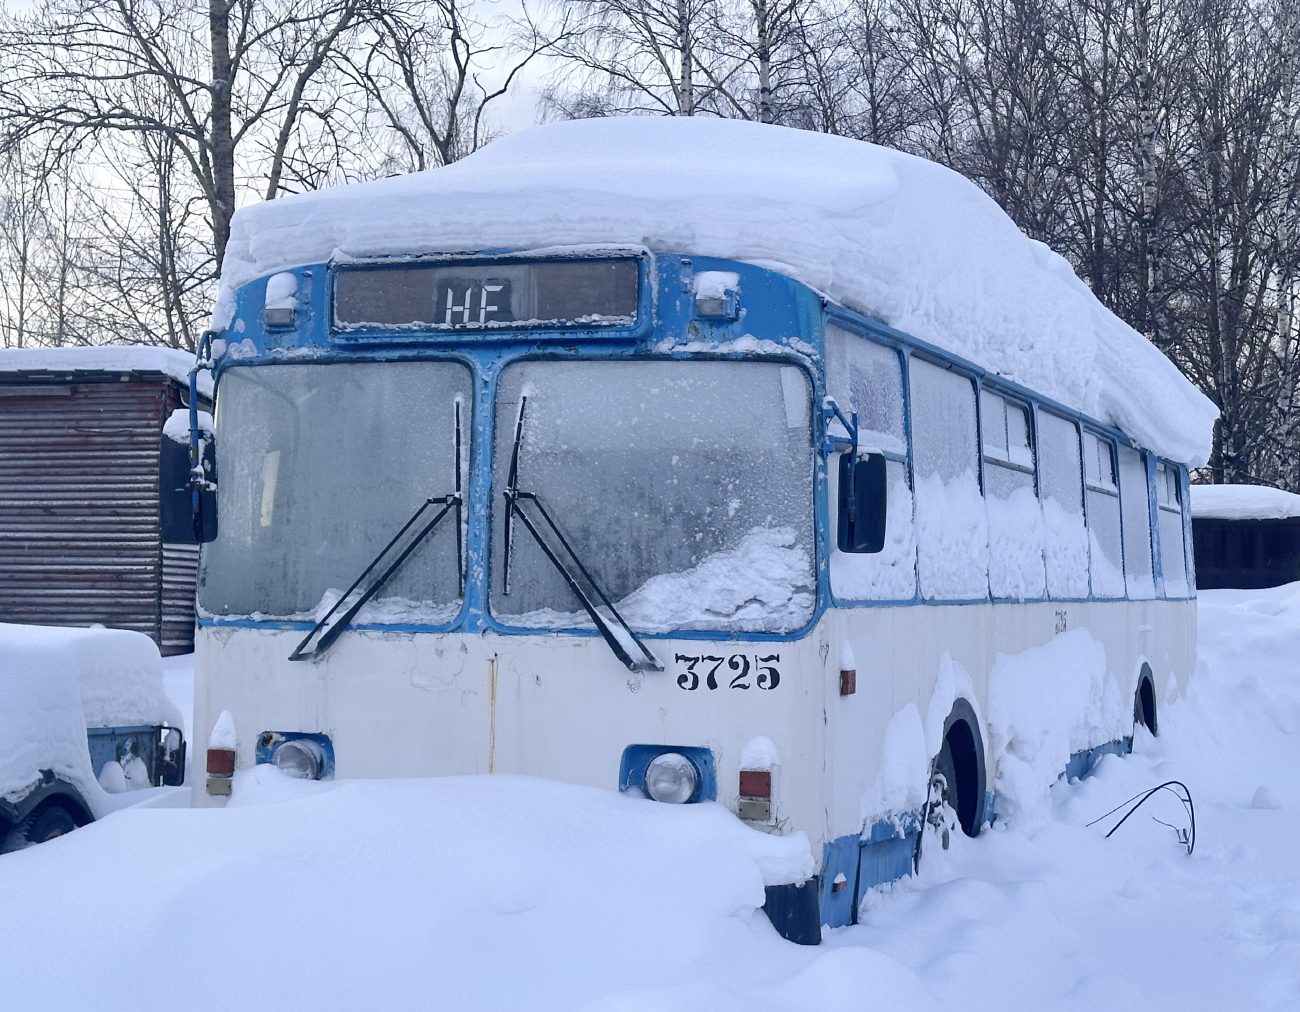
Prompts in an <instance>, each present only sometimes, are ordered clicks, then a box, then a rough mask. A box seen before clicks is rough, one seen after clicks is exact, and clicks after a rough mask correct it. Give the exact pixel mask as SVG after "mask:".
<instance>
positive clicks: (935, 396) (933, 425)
mask: <svg viewBox="0 0 1300 1012" xmlns="http://www.w3.org/2000/svg"><path fill="white" fill-rule="evenodd" d="M909 369H910V373H911V380H912V401H911V407H912V467H913V469H914V471H915V474H916V527H917V556H918V560H919V565H918V569H919V571H920V574H921V594H922V596H923V597H926V598H929V599H938V600H950V601H951V600H958V601H961V600H974V599H976V598H987V597H988V515H987V513H986V512H985V508H984V500H983V496H982V495H981V494H980V484H979V444H978V441H977V437H976V431H977V430H976V407H975V385H974V383H972V382H971V380H970V379H969V378H968V377H966V376H963V375H962V374H961V373H958V372H953V371H952V370H949V369H945V368H943V367H942V366H938V365H933V364H931V363H930V362H927V361H925V360H924V359H920V358H916V357H913V358H912V359H911V360H910V364H909Z"/></svg>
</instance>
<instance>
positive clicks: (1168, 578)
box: [1156, 460, 1188, 597]
mask: <svg viewBox="0 0 1300 1012" xmlns="http://www.w3.org/2000/svg"><path fill="white" fill-rule="evenodd" d="M1156 503H1157V505H1158V506H1159V507H1160V508H1159V511H1158V512H1159V514H1160V569H1161V572H1162V575H1163V576H1164V583H1165V597H1186V596H1187V593H1188V588H1187V560H1186V557H1185V556H1184V554H1183V503H1182V494H1181V491H1180V489H1179V483H1178V469H1177V468H1175V467H1174V466H1173V465H1172V464H1166V463H1165V462H1164V461H1163V460H1161V461H1157V462H1156Z"/></svg>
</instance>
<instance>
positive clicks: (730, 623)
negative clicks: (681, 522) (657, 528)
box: [618, 527, 814, 632]
mask: <svg viewBox="0 0 1300 1012" xmlns="http://www.w3.org/2000/svg"><path fill="white" fill-rule="evenodd" d="M811 569H812V566H811V565H810V563H809V560H808V553H807V551H806V550H805V549H804V548H803V547H802V546H801V545H799V543H798V540H797V537H796V535H795V532H794V531H793V530H791V529H790V528H788V527H781V528H768V527H756V528H754V530H752V531H750V532H749V533H748V534H746V535H745V537H744V538H743V539H741V541H740V543H739V544H738V545H736V547H735V548H732V549H730V550H728V551H723V552H714V553H712V554H710V555H708V556H706V557H705V558H704V560H703V561H702V562H701V563H700V564H699V565H697V566H694V567H692V568H691V569H688V570H686V571H685V572H682V573H661V574H660V575H658V576H652V577H651V578H650V579H648V580H646V582H645V583H643V584H642V585H641V586H640V587H638V588H637V589H636V590H634V591H632V593H630V594H628V595H627V597H625V598H623V600H622V601H621V602H619V605H618V608H619V611H620V612H621V613H622V615H623V617H624V618H625V619H626V620H627V622H628V624H629V625H631V626H632V627H633V628H635V629H641V630H644V631H646V632H669V631H671V630H673V629H720V628H727V629H735V630H749V629H756V630H773V629H798V628H800V627H801V626H803V625H805V624H806V623H807V622H808V620H809V619H810V618H812V613H813V601H814V599H813V588H812V587H811V586H810V585H809V583H808V580H809V573H810V571H811Z"/></svg>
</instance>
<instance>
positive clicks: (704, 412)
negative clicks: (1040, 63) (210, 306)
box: [164, 118, 1213, 941]
mask: <svg viewBox="0 0 1300 1012" xmlns="http://www.w3.org/2000/svg"><path fill="white" fill-rule="evenodd" d="M214 328H215V330H214V335H213V337H212V338H211V340H210V347H209V348H206V349H205V354H206V353H210V358H211V363H212V369H213V370H214V372H215V375H216V378H217V395H216V412H215V433H214V434H209V432H208V431H207V429H206V427H205V426H201V425H198V424H196V426H195V432H194V439H195V446H196V449H195V453H196V455H197V456H198V457H199V458H201V460H200V463H199V466H198V468H197V470H196V471H195V474H196V477H195V478H194V479H193V480H192V481H191V483H190V485H191V487H190V488H189V489H188V490H184V489H182V486H181V485H180V484H179V483H178V482H176V481H171V482H169V483H165V487H164V496H165V497H167V498H168V499H169V502H171V503H172V507H173V508H172V513H171V515H172V517H173V520H172V522H173V523H175V522H177V520H176V518H177V517H182V519H181V520H180V521H179V522H181V523H182V525H188V526H190V527H191V528H192V531H193V536H194V537H195V538H199V539H203V540H207V543H206V544H205V545H204V547H203V551H202V568H201V577H200V583H201V585H200V589H199V611H200V618H199V630H198V636H197V641H196V668H195V670H196V679H197V685H196V693H195V716H194V719H195V729H196V734H198V735H200V736H201V737H202V736H206V735H208V734H209V732H210V731H215V733H214V736H213V739H212V745H213V746H214V748H213V749H212V751H211V752H210V753H209V757H208V758H209V766H208V774H209V775H208V776H207V778H206V779H204V778H198V782H197V784H196V786H195V788H194V791H195V793H194V800H195V803H196V804H199V805H215V804H222V803H224V801H225V796H226V795H227V794H228V793H229V792H230V790H231V783H232V779H231V776H230V775H231V774H232V773H233V771H234V770H235V769H236V768H237V767H247V766H250V765H252V764H254V763H262V762H271V763H276V764H277V765H279V766H280V767H281V768H282V769H283V770H285V771H286V772H288V773H291V774H293V775H295V776H303V777H331V776H339V777H391V776H428V775H441V774H457V773H491V772H498V773H504V772H509V773H523V774H532V775H536V776H541V777H549V778H555V779H559V780H566V781H571V782H576V783H582V784H590V785H595V786H602V787H609V788H614V787H617V788H619V789H620V790H623V791H627V792H632V793H640V794H643V795H645V796H647V797H649V798H652V799H655V800H657V801H660V802H665V803H685V804H689V803H695V802H705V801H717V802H719V803H721V804H723V805H725V806H727V807H729V808H731V809H732V810H733V811H734V812H735V813H736V814H737V816H738V817H739V818H741V819H743V820H745V821H747V822H748V823H749V824H751V825H752V826H754V827H756V828H759V829H763V830H766V831H768V832H771V833H777V834H792V833H796V832H800V831H801V832H804V833H806V834H807V837H808V838H809V840H810V842H811V845H812V857H813V862H812V864H813V867H815V868H816V872H815V874H814V876H813V877H812V878H811V879H808V880H806V881H804V882H789V883H780V882H777V883H772V884H770V888H769V890H768V906H767V909H768V912H769V914H770V915H771V916H772V918H773V921H774V923H776V924H777V926H778V929H779V930H781V931H782V932H783V933H784V934H786V935H787V937H791V938H795V939H797V940H801V941H815V940H817V939H818V938H819V937H820V925H823V924H829V925H843V924H847V923H849V922H851V921H852V920H853V919H854V918H855V916H856V908H857V906H858V901H859V899H860V897H862V896H863V895H864V894H865V893H866V891H867V890H868V889H869V888H871V887H872V886H874V885H876V884H878V883H882V882H886V881H889V880H891V879H894V878H897V877H899V876H900V875H903V874H905V873H907V872H908V871H909V870H910V869H911V868H912V864H913V861H914V858H915V853H916V839H917V836H918V831H919V829H920V827H921V826H922V824H923V822H924V820H925V819H926V817H927V816H930V817H931V818H933V819H941V818H943V817H945V816H944V812H945V811H950V812H951V813H952V814H951V816H950V818H951V819H952V820H953V821H952V822H951V823H950V824H949V826H948V827H946V828H948V829H950V830H952V831H954V832H955V831H957V829H958V828H960V830H961V831H963V832H965V833H967V834H970V835H974V834H977V833H979V832H980V830H981V827H983V826H985V825H987V824H988V823H989V822H990V820H992V819H993V818H994V813H995V812H997V813H998V817H1012V818H1014V817H1018V816H1023V817H1030V816H1031V815H1032V809H1033V808H1034V806H1035V805H1036V804H1038V803H1039V800H1037V799H1040V798H1041V797H1042V795H1043V794H1044V793H1045V791H1046V789H1047V787H1048V786H1050V784H1051V782H1052V781H1053V780H1054V779H1056V777H1057V776H1058V775H1059V774H1061V773H1062V772H1065V771H1067V769H1068V770H1069V772H1071V773H1072V774H1076V775H1077V774H1082V773H1084V772H1086V771H1087V770H1088V768H1089V767H1090V765H1091V764H1092V763H1093V762H1095V761H1096V759H1097V758H1098V757H1099V756H1100V755H1101V754H1103V753H1104V752H1106V751H1116V750H1123V749H1126V748H1128V747H1129V746H1130V743H1131V741H1132V735H1133V733H1134V723H1135V721H1137V722H1138V723H1140V724H1145V725H1146V726H1147V727H1148V728H1149V729H1150V730H1151V731H1153V732H1154V731H1155V729H1156V727H1157V719H1158V715H1159V707H1160V705H1161V703H1162V702H1163V701H1165V700H1167V699H1169V698H1170V697H1171V695H1173V694H1176V693H1177V692H1179V691H1180V688H1181V687H1182V686H1183V685H1184V684H1185V681H1186V679H1187V677H1188V675H1189V673H1190V671H1191V669H1192V664H1193V654H1194V640H1195V611H1194V607H1195V604H1194V600H1193V596H1194V591H1193V587H1194V582H1193V579H1192V575H1191V571H1190V560H1191V555H1190V553H1189V552H1188V550H1187V545H1188V543H1189V542H1188V530H1189V520H1188V515H1187V512H1186V510H1185V509H1184V508H1183V504H1184V503H1185V502H1186V501H1187V467H1188V465H1196V464H1198V463H1199V462H1200V461H1201V460H1203V459H1204V456H1205V454H1206V449H1207V443H1208V433H1209V426H1210V423H1211V420H1212V418H1213V409H1212V408H1211V407H1210V406H1209V404H1208V402H1207V401H1205V400H1204V399H1203V398H1202V397H1201V396H1200V395H1199V394H1198V393H1196V392H1195V391H1194V389H1193V388H1192V387H1191V386H1190V385H1189V384H1187V383H1186V382H1185V381H1184V380H1183V379H1182V378H1181V376H1179V374H1178V373H1177V372H1176V370H1175V369H1174V367H1173V366H1172V365H1171V364H1170V363H1169V362H1168V361H1167V360H1166V359H1165V358H1164V357H1163V356H1161V355H1160V353H1159V352H1157V351H1156V350H1155V349H1154V348H1152V347H1151V346H1150V345H1149V344H1148V343H1147V342H1146V341H1145V340H1143V339H1142V338H1141V337H1140V336H1139V335H1138V334H1136V333H1135V332H1133V331H1132V330H1130V329H1129V328H1127V327H1126V326H1125V325H1123V324H1122V323H1120V322H1119V321H1118V320H1117V319H1116V318H1115V317H1114V316H1112V315H1111V314H1110V313H1108V312H1107V311H1106V310H1105V309H1103V308H1102V307H1101V306H1100V305H1098V304H1097V303H1096V301H1095V300H1094V299H1093V298H1092V296H1091V295H1090V294H1089V292H1088V291H1087V289H1086V288H1085V287H1084V286H1083V285H1082V284H1081V283H1080V282H1079V281H1078V280H1077V279H1076V278H1075V276H1074V274H1073V273H1072V271H1071V270H1070V268H1069V267H1068V265H1067V264H1065V262H1064V261H1062V260H1061V259H1060V258H1059V257H1057V256H1056V255H1055V254H1053V253H1051V252H1050V251H1049V250H1047V249H1046V248H1045V247H1043V246H1041V245H1040V244H1038V243H1034V242H1031V241H1030V240H1028V239H1027V238H1025V237H1024V236H1023V235H1022V234H1021V233H1020V232H1018V231H1017V230H1016V229H1015V227H1014V226H1013V225H1012V224H1011V222H1010V221H1009V220H1008V219H1007V218H1006V217H1005V215H1003V214H1002V212H1001V211H1000V210H999V209H998V208H997V207H996V205H994V204H993V203H992V202H991V201H989V200H988V199H987V198H986V197H984V196H983V195H982V194H981V193H980V192H979V191H978V190H977V189H976V188H975V187H974V186H973V185H972V184H970V183H969V182H967V181H966V180H964V179H962V178H961V177H960V176H957V175H956V174H954V173H952V172H950V171H948V170H946V169H943V168H941V167H939V166H936V165H934V164H931V163H928V162H925V161H923V160H919V159H915V158H911V157H908V156H904V155H901V154H898V153H897V152H892V151H889V150H886V149H881V148H876V147H873V146H871V145H866V144H861V143H858V142H854V141H849V140H845V139H843V138H835V137H827V136H822V135H815V134H810V133H804V132H796V131H790V130H784V129H780V128H774V127H764V126H758V125H755V124H747V123H737V122H720V121H684V120H656V119H649V118H641V119H623V120H617V119H616V120H599V121H586V122H578V123H567V124H559V125H554V126H549V127H543V128H539V129H536V130H531V131H527V132H524V133H521V134H518V135H514V136H512V137H508V138H506V139H504V140H502V141H498V142H496V143H495V144H493V145H491V146H489V147H488V148H486V149H485V150H484V151H482V152H480V153H478V154H476V155H474V156H471V157H470V158H467V159H465V160H464V161H462V162H460V163H457V164H456V165H453V166H451V167H448V168H442V169H437V170H434V171H431V172H427V173H418V174H414V175H410V176H404V177H398V178H392V179H386V180H380V181H376V182H372V183H366V184H360V185H355V186H349V187H342V188H339V189H336V190H330V191H323V192H320V193H315V194H309V195H304V196H300V197H293V198H289V199H285V200H276V201H273V202H270V203H266V204H261V205H258V206H255V207H251V208H248V209H245V210H242V211H240V212H239V214H237V215H236V218H235V222H234V233H233V235H232V238H231V243H230V248H229V251H228V253H227V257H226V261H225V264H224V273H223V287H222V291H221V293H220V296H219V300H218V304H217V310H216V313H215V315H214ZM183 464H184V462H183V461H182V466H183ZM200 472H201V476H198V475H199V474H200ZM235 789H236V790H237V789H238V788H237V787H236V788H235ZM941 801H946V802H947V808H946V809H945V808H944V807H943V806H941V805H940V804H939V802H941ZM958 823H959V827H958Z"/></svg>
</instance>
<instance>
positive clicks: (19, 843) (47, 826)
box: [6, 805, 77, 850]
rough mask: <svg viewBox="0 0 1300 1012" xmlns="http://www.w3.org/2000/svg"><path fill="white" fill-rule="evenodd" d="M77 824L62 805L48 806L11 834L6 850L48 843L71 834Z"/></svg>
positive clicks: (33, 813) (31, 815) (28, 817)
mask: <svg viewBox="0 0 1300 1012" xmlns="http://www.w3.org/2000/svg"><path fill="white" fill-rule="evenodd" d="M76 828H77V823H76V822H75V821H74V820H73V818H72V813H70V812H69V811H68V810H67V809H66V808H64V807H63V806H62V805H46V806H44V807H43V808H38V809H37V810H36V811H34V812H32V813H31V814H30V815H29V816H27V818H25V819H23V821H22V822H20V823H18V825H17V826H15V827H14V828H13V830H12V831H11V832H10V836H9V839H8V840H7V841H6V843H7V845H8V847H7V848H6V849H14V850H17V849H19V848H21V847H30V846H31V845H32V844H35V843H47V842H48V841H50V840H53V839H54V838H55V837H59V836H63V835H65V834H66V833H71V832H72V831H73V830H74V829H76Z"/></svg>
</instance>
